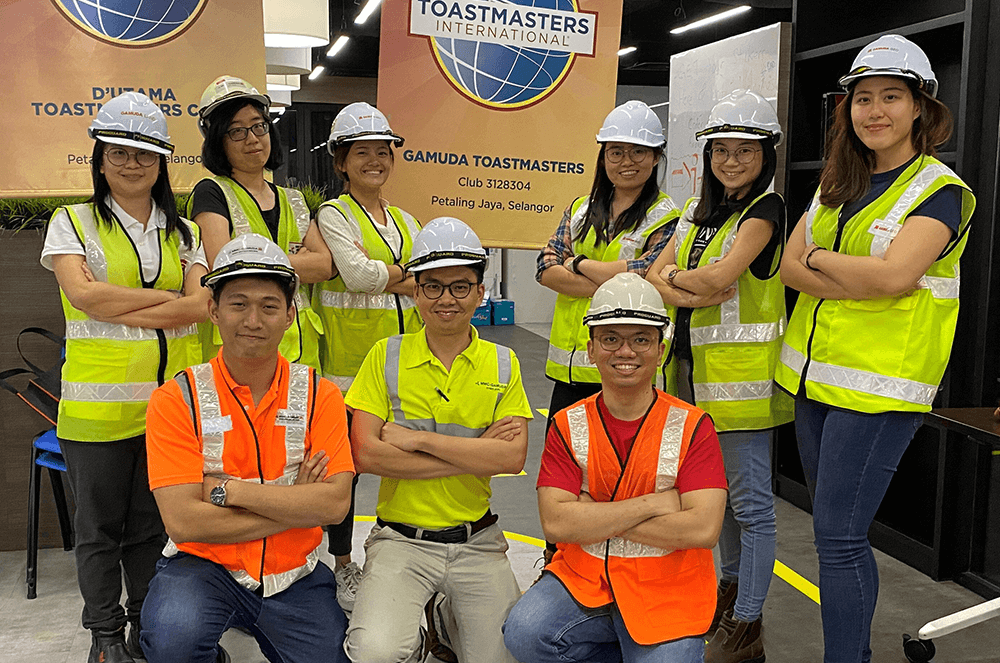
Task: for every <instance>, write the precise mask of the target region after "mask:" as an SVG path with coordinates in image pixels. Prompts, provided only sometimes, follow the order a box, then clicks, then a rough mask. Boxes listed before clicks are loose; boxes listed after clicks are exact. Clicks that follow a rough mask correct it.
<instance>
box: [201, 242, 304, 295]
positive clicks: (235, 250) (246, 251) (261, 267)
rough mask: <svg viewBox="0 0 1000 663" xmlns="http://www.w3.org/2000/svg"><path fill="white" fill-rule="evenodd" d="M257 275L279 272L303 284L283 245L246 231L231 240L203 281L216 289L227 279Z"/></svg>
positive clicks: (278, 273) (296, 285)
mask: <svg viewBox="0 0 1000 663" xmlns="http://www.w3.org/2000/svg"><path fill="white" fill-rule="evenodd" d="M254 274H267V275H277V276H282V277H284V278H287V279H288V280H289V281H292V282H293V283H294V284H295V287H296V288H298V287H299V277H298V276H297V275H296V274H295V270H294V269H293V268H292V263H291V262H289V260H288V256H287V255H285V252H284V251H282V250H281V247H280V246H278V245H277V244H275V243H274V242H272V241H271V240H269V239H268V238H266V237H264V236H263V235H258V234H256V233H244V234H243V235H240V236H238V237H237V238H236V239H232V240H230V241H229V242H227V243H226V244H225V245H224V246H223V247H222V248H221V249H219V253H218V255H217V256H216V257H215V269H213V270H212V271H210V272H209V273H208V274H206V275H205V276H203V277H201V284H202V286H204V287H206V288H213V289H214V287H215V286H216V285H217V284H218V283H219V282H220V281H223V280H224V279H230V278H234V277H237V276H251V275H254Z"/></svg>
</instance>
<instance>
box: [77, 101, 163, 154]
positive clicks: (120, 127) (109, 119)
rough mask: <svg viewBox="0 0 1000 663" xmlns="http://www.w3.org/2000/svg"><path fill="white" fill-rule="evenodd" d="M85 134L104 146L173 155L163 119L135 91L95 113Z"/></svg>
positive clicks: (158, 110)
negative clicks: (102, 142)
mask: <svg viewBox="0 0 1000 663" xmlns="http://www.w3.org/2000/svg"><path fill="white" fill-rule="evenodd" d="M87 135H88V136H90V137H91V138H95V139H96V138H100V139H101V140H102V141H104V142H105V143H113V144H115V145H127V146H129V147H138V148H142V149H146V150H149V151H150V152H157V153H159V154H173V152H174V146H173V144H172V143H171V142H170V134H168V133H167V118H165V117H163V111H161V110H160V107H159V106H157V105H156V104H154V103H153V102H152V101H150V99H149V97H147V96H146V95H144V94H140V93H138V92H126V93H124V94H120V95H118V96H117V97H115V98H114V99H112V100H110V101H109V102H108V103H106V104H104V105H103V106H101V110H99V111H97V117H95V118H94V121H93V122H91V123H90V127H88V128H87Z"/></svg>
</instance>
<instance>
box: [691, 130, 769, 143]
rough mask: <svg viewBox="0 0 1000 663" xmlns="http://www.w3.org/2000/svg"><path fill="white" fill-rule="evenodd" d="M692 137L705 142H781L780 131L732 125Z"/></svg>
mask: <svg viewBox="0 0 1000 663" xmlns="http://www.w3.org/2000/svg"><path fill="white" fill-rule="evenodd" d="M694 137H695V140H697V141H707V140H709V139H711V138H745V139H747V140H764V139H765V138H771V139H773V140H774V144H775V145H777V144H779V143H780V142H781V132H780V131H768V130H766V129H760V128H758V127H739V126H734V125H727V126H721V127H708V128H707V129H702V130H701V131H699V132H698V133H696V134H695V135H694Z"/></svg>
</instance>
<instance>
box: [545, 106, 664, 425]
mask: <svg viewBox="0 0 1000 663" xmlns="http://www.w3.org/2000/svg"><path fill="white" fill-rule="evenodd" d="M597 142H598V143H599V144H600V151H599V152H598V155H597V167H596V169H595V171H596V172H595V173H594V184H593V186H592V188H591V190H590V195H588V196H583V197H581V198H577V199H576V200H575V201H573V203H572V204H571V205H570V206H569V207H568V208H566V211H565V212H564V213H563V218H562V221H561V222H560V223H559V227H558V228H556V231H555V233H554V234H553V235H552V237H551V238H550V239H549V242H548V245H547V246H546V247H545V248H543V249H542V251H541V253H539V255H538V270H537V272H536V274H535V278H536V279H537V280H538V282H539V283H541V284H542V285H544V286H545V287H547V288H550V289H552V290H555V291H556V292H557V293H558V294H559V296H558V297H557V298H556V308H555V314H554V316H553V319H552V330H551V332H550V334H549V354H548V361H547V362H546V364H545V374H546V375H547V376H548V377H549V379H551V380H553V381H554V382H555V385H554V386H553V388H552V400H551V403H550V405H549V420H550V421H551V419H552V417H553V416H555V414H556V412H558V411H559V410H561V409H563V408H565V407H568V406H569V405H572V404H573V403H575V402H577V401H579V400H581V399H583V398H586V397H587V396H590V395H592V394H595V393H597V392H598V391H599V390H600V388H601V376H600V374H599V373H598V372H597V367H596V366H594V365H593V364H591V363H590V361H589V360H588V359H587V342H588V341H589V340H590V337H589V334H588V332H587V328H586V327H585V326H584V324H583V316H584V314H585V313H586V312H587V309H588V308H589V307H590V298H591V296H592V295H593V294H594V291H595V290H597V288H598V286H600V285H601V284H602V283H604V282H605V281H607V280H608V279H610V278H611V277H612V276H614V275H615V274H618V273H620V272H626V271H628V272H635V273H637V274H639V275H640V276H645V275H646V271H647V270H648V269H649V267H650V265H652V264H653V261H654V260H656V258H657V256H658V255H659V254H660V251H662V250H663V247H664V246H666V244H667V240H668V239H669V238H670V234H671V232H672V231H673V222H674V221H675V220H676V219H677V217H678V215H679V214H680V212H679V211H678V210H677V208H676V207H675V206H674V204H673V202H672V201H671V200H670V197H669V196H667V195H666V194H664V193H662V192H661V191H660V189H659V186H658V184H657V173H658V170H659V168H660V167H659V166H658V162H659V159H660V155H661V153H662V151H663V144H664V142H665V140H664V137H663V127H662V126H661V124H660V120H659V118H657V117H656V114H655V113H654V112H653V111H652V110H651V109H650V108H649V107H648V106H647V105H646V104H644V103H642V102H641V101H629V102H627V103H625V104H623V105H621V106H619V107H618V108H615V109H614V110H613V111H611V113H610V114H609V115H608V116H607V118H606V119H605V120H604V125H603V126H602V127H601V130H600V131H599V132H598V134H597Z"/></svg>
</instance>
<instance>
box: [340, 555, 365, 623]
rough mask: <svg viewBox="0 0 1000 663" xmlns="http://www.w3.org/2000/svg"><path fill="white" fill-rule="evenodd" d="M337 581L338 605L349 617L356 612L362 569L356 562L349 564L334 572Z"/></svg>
mask: <svg viewBox="0 0 1000 663" xmlns="http://www.w3.org/2000/svg"><path fill="white" fill-rule="evenodd" d="M333 577H334V579H335V580H336V581H337V603H339V604H340V607H341V609H342V610H343V611H344V614H346V615H347V616H348V617H350V616H351V612H353V611H354V599H355V598H357V596H358V585H359V584H360V583H361V567H360V566H358V565H357V564H355V563H354V562H348V563H347V564H344V565H343V566H341V567H340V568H338V569H336V570H335V571H334V572H333Z"/></svg>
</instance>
